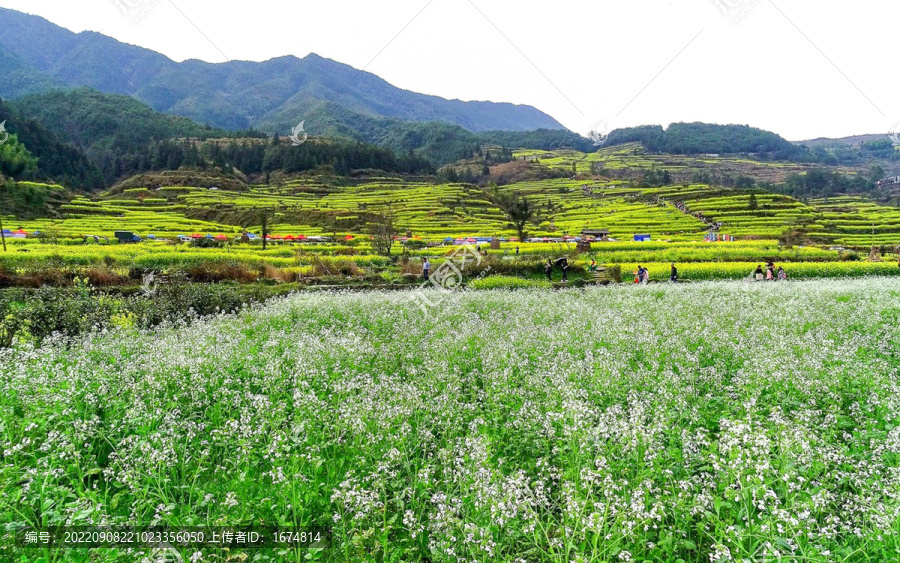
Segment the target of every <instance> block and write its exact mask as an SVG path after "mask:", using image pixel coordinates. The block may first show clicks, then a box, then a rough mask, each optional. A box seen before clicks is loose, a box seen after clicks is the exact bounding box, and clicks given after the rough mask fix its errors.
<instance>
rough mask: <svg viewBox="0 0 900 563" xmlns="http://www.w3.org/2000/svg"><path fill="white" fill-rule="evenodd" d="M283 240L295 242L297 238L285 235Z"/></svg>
mask: <svg viewBox="0 0 900 563" xmlns="http://www.w3.org/2000/svg"><path fill="white" fill-rule="evenodd" d="M284 240H297V237H295V236H294V235H287V236H286V237H284Z"/></svg>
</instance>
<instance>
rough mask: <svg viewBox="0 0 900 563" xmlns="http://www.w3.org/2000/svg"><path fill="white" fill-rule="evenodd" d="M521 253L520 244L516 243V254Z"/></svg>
mask: <svg viewBox="0 0 900 563" xmlns="http://www.w3.org/2000/svg"><path fill="white" fill-rule="evenodd" d="M518 255H519V245H516V256H518Z"/></svg>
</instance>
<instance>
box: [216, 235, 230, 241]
mask: <svg viewBox="0 0 900 563" xmlns="http://www.w3.org/2000/svg"><path fill="white" fill-rule="evenodd" d="M216 240H228V237H227V236H225V235H216Z"/></svg>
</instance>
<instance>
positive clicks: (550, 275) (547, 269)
mask: <svg viewBox="0 0 900 563" xmlns="http://www.w3.org/2000/svg"><path fill="white" fill-rule="evenodd" d="M544 273H545V274H547V281H550V282H552V281H553V262H552V261H551V260H550V259H549V258H547V263H546V264H544Z"/></svg>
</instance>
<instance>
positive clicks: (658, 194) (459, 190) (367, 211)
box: [3, 179, 900, 259]
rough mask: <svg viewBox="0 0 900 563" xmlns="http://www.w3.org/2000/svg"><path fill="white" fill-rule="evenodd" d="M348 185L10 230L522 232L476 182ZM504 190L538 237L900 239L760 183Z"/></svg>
mask: <svg viewBox="0 0 900 563" xmlns="http://www.w3.org/2000/svg"><path fill="white" fill-rule="evenodd" d="M348 184H349V185H330V184H325V183H317V182H314V181H294V182H293V183H289V184H287V185H284V186H277V187H276V186H254V187H252V188H250V189H249V190H246V191H229V190H224V189H221V190H210V189H204V188H195V187H166V188H161V189H157V190H147V189H141V188H136V189H130V190H126V191H124V192H121V193H115V194H106V195H104V196H102V197H98V198H93V199H91V198H87V197H84V196H82V197H78V198H76V199H74V200H72V201H71V202H69V203H68V204H65V205H63V206H62V208H61V209H60V212H61V213H62V214H63V216H62V217H61V218H56V219H39V220H32V221H21V220H16V219H14V218H12V217H4V218H3V219H4V225H6V226H7V228H11V229H18V228H24V229H25V230H26V231H29V232H33V231H48V230H50V231H53V232H56V233H58V234H59V236H60V237H61V238H68V239H81V238H83V237H84V236H85V235H101V236H106V237H111V236H112V234H113V231H115V230H130V231H133V232H136V233H138V234H140V235H141V236H145V237H146V235H149V234H153V235H155V236H157V237H174V236H175V235H178V234H186V235H190V234H193V233H201V234H207V233H209V234H224V235H227V236H228V238H233V237H234V236H236V235H237V234H239V233H240V232H241V231H242V230H243V228H247V229H249V230H251V231H252V232H256V233H260V232H261V229H260V222H261V213H260V211H261V210H263V209H267V210H269V211H268V212H269V213H274V219H270V232H271V233H273V234H280V235H288V234H294V235H301V234H302V235H306V236H311V235H322V234H326V235H337V236H343V235H347V234H352V235H359V234H361V233H363V232H364V231H365V225H366V220H367V217H368V216H371V214H372V213H373V212H375V211H378V210H381V209H383V208H384V206H385V205H390V206H391V207H392V208H393V209H394V212H395V215H396V217H397V224H398V225H399V226H400V230H401V232H409V233H410V234H411V235H412V236H414V237H419V238H421V239H423V240H431V241H437V240H443V239H444V238H446V237H454V238H458V237H463V236H482V237H484V236H494V235H496V236H501V237H512V236H515V234H516V232H515V230H514V229H513V228H512V226H511V225H510V223H509V222H508V220H507V218H506V217H505V216H504V214H503V213H502V212H501V210H500V209H499V208H497V207H496V206H494V205H493V204H492V203H491V202H490V201H488V199H487V197H486V195H485V194H484V192H483V191H481V190H480V189H479V188H476V187H474V186H471V185H467V184H431V183H426V182H405V181H402V180H396V179H380V180H374V181H366V182H357V183H350V182H348ZM501 189H505V190H515V191H518V192H520V193H522V194H524V195H525V196H526V197H528V198H529V200H530V201H531V203H532V204H533V205H534V206H535V207H536V208H537V216H538V217H539V220H538V222H537V223H536V224H529V225H528V226H527V229H528V232H529V233H530V235H531V236H539V237H562V236H564V235H567V234H568V235H578V234H579V233H580V232H581V231H582V230H583V229H585V228H604V229H609V230H610V233H611V237H612V238H613V239H616V240H620V241H630V240H632V238H633V236H634V235H636V234H647V235H650V237H651V239H652V240H654V241H671V242H672V243H691V242H694V243H699V242H701V241H703V239H704V236H705V235H706V233H707V231H708V230H709V227H710V225H713V224H716V225H717V226H718V227H719V233H721V234H729V235H733V236H735V237H738V238H739V239H745V240H747V239H759V240H764V241H774V240H776V239H777V238H778V237H780V236H781V235H782V234H783V233H784V232H785V231H786V230H787V229H791V228H800V229H803V230H805V231H806V232H807V233H808V234H809V235H811V236H812V237H814V240H816V241H817V242H818V243H819V244H821V245H823V246H828V245H832V244H834V245H843V246H847V247H856V248H858V249H860V250H862V249H867V248H868V247H869V246H870V245H872V244H875V245H879V246H881V245H884V246H887V247H890V248H893V247H895V246H897V245H900V210H898V209H895V208H891V207H886V206H882V205H879V204H876V203H873V202H871V201H868V200H866V199H864V198H859V197H837V198H830V199H829V200H827V201H825V200H813V201H810V202H809V203H808V204H807V203H803V202H801V201H798V200H796V199H793V198H790V197H787V196H782V195H777V194H772V193H768V192H762V191H759V190H757V191H756V192H755V193H751V192H750V191H742V190H734V189H724V188H711V187H709V186H707V185H703V184H690V183H689V184H686V185H677V186H667V187H662V188H636V187H629V186H626V185H623V183H622V182H618V181H615V180H598V181H586V180H573V179H557V180H542V181H533V182H521V183H518V184H513V185H512V186H506V187H504V188H501ZM873 230H874V232H873ZM726 244H733V243H726ZM747 258H748V259H755V258H753V257H752V256H747Z"/></svg>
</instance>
